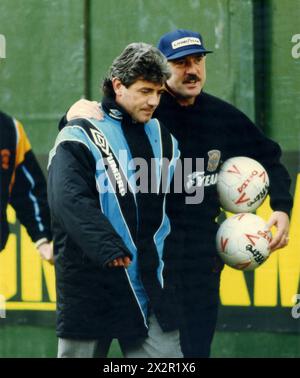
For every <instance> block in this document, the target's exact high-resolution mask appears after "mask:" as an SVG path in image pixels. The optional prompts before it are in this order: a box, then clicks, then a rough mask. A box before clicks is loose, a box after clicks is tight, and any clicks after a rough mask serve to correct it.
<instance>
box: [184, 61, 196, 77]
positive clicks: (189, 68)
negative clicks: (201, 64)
mask: <svg viewBox="0 0 300 378" xmlns="http://www.w3.org/2000/svg"><path fill="white" fill-rule="evenodd" d="M185 73H186V74H196V73H197V64H196V63H194V62H189V63H188V64H187V65H186V68H185Z"/></svg>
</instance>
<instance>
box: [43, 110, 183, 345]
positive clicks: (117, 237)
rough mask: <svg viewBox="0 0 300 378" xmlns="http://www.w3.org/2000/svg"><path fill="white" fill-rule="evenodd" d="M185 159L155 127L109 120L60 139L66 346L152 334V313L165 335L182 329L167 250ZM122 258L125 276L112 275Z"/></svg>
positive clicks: (61, 297)
mask: <svg viewBox="0 0 300 378" xmlns="http://www.w3.org/2000/svg"><path fill="white" fill-rule="evenodd" d="M137 158H139V159H140V158H143V161H141V160H136V159H137ZM178 158H179V150H178V146H177V141H176V140H175V139H174V138H173V136H172V135H171V134H170V133H169V132H168V131H167V130H166V129H165V128H164V127H163V126H162V125H160V123H159V122H158V121H157V120H156V119H153V120H150V121H149V122H148V123H146V124H136V123H133V122H132V120H131V119H130V117H129V116H128V115H127V114H125V113H123V114H122V113H120V112H119V111H118V112H116V111H111V112H110V114H109V115H107V114H105V118H104V120H103V121H101V122H98V121H95V120H91V119H78V120H74V121H72V122H70V123H69V124H68V125H66V127H64V128H63V129H62V130H61V131H60V133H59V135H58V137H57V140H56V143H55V146H54V148H53V149H52V151H51V153H50V156H49V166H48V168H49V180H48V198H49V204H50V210H51V213H52V221H53V233H54V250H55V268H56V279H57V309H58V318H57V322H58V323H57V333H58V336H59V337H65V338H66V337H72V338H95V337H97V338H98V337H102V336H105V335H109V336H112V337H123V336H132V337H133V336H135V335H136V336H141V335H145V334H146V332H147V327H148V326H147V317H148V314H149V309H151V311H153V312H154V313H155V314H156V317H157V318H158V321H159V322H160V325H161V327H162V328H163V330H165V331H168V330H171V329H174V328H177V326H178V325H177V319H176V311H177V307H176V298H175V287H174V282H175V279H174V276H173V270H172V260H174V259H175V260H176V259H177V257H175V256H165V255H164V243H165V239H166V238H167V236H168V234H169V233H170V230H171V226H170V221H169V218H168V216H167V213H166V205H167V198H168V194H167V192H168V189H169V187H170V184H171V181H172V178H173V175H174V170H175V166H176V162H177V160H178ZM143 162H145V163H147V164H146V166H147V167H148V168H149V169H148V170H145V171H144V172H143V173H144V176H145V175H146V176H147V177H146V178H147V179H149V180H148V181H147V180H146V183H145V180H144V179H145V177H143V181H144V182H143V183H142V181H141V180H142V178H141V177H140V176H141V172H142V170H141V164H142V163H143ZM151 167H152V168H151ZM144 168H145V166H144ZM145 172H146V173H145ZM141 184H142V185H141ZM121 256H129V257H130V258H131V261H132V262H131V264H130V266H129V267H128V268H127V269H125V268H123V267H119V268H109V267H107V264H108V263H109V262H110V261H112V260H113V259H115V258H117V257H121ZM75 314H76V315H75Z"/></svg>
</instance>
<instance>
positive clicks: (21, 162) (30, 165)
mask: <svg viewBox="0 0 300 378" xmlns="http://www.w3.org/2000/svg"><path fill="white" fill-rule="evenodd" d="M16 125H17V129H18V143H17V151H16V163H15V172H14V176H13V178H12V181H11V194H10V204H11V205H12V206H13V208H14V209H15V211H16V215H17V218H18V219H19V221H20V222H21V223H22V224H23V225H24V226H25V228H26V230H27V232H28V234H29V235H30V237H31V239H32V240H33V241H34V242H36V241H37V240H39V239H42V238H46V239H48V240H49V241H50V240H51V239H52V234H51V224H50V211H49V207H48V202H47V184H46V180H45V177H44V175H43V173H42V170H41V168H40V166H39V164H38V162H37V159H36V157H35V155H34V153H33V151H32V150H31V146H30V143H29V140H28V138H27V136H26V134H25V131H24V129H23V126H22V125H21V124H20V123H19V122H18V121H16Z"/></svg>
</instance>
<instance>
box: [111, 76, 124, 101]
mask: <svg viewBox="0 0 300 378" xmlns="http://www.w3.org/2000/svg"><path fill="white" fill-rule="evenodd" d="M111 82H112V86H113V89H114V91H115V94H116V96H120V95H122V92H123V84H122V83H121V80H120V79H118V78H117V77H114V78H113V79H112V81H111Z"/></svg>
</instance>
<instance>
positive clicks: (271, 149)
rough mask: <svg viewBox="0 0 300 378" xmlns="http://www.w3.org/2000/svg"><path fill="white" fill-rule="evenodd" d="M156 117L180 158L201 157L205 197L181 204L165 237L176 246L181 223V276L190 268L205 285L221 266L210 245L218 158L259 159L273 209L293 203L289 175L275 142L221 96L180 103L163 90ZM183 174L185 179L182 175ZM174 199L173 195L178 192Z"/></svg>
mask: <svg viewBox="0 0 300 378" xmlns="http://www.w3.org/2000/svg"><path fill="white" fill-rule="evenodd" d="M155 117H157V118H158V119H159V120H161V121H162V122H163V123H164V124H165V125H166V127H168V129H169V131H170V132H171V133H172V134H173V135H174V136H175V138H176V139H177V140H178V143H179V148H180V150H181V158H182V159H184V158H193V159H195V158H197V157H198V158H204V171H205V177H206V180H205V188H204V200H203V202H202V203H200V204H198V205H184V207H185V211H184V215H183V216H180V215H179V216H177V217H176V218H175V221H176V227H175V232H173V233H172V235H171V239H172V237H173V243H172V240H169V243H171V245H172V246H173V247H175V248H176V245H177V242H176V236H177V234H178V232H182V229H183V228H184V229H185V248H184V257H183V264H184V267H185V268H184V269H183V272H184V276H185V277H186V280H187V281H188V280H189V281H192V279H191V276H189V273H192V274H193V277H194V278H195V280H197V281H198V282H200V281H201V280H202V281H203V282H202V283H203V284H204V286H205V285H207V283H208V281H209V279H208V274H209V272H212V271H214V270H218V269H220V268H222V264H221V265H220V261H219V259H218V258H217V252H216V248H215V235H216V231H217V227H218V225H217V223H216V218H217V217H218V215H219V214H220V203H219V200H218V195H217V190H216V177H217V173H218V171H219V168H220V165H221V163H222V162H224V161H225V160H227V159H229V158H231V157H234V156H248V157H251V158H253V159H256V160H258V161H259V162H260V163H261V164H262V165H263V166H264V167H265V168H266V169H267V172H268V174H269V178H270V190H269V194H270V198H271V207H272V209H273V210H274V211H275V210H280V211H284V212H286V213H287V214H289V213H290V210H291V208H292V197H291V195H290V193H289V188H290V183H291V180H290V177H289V175H288V172H287V170H286V169H285V167H284V166H283V165H282V164H281V163H280V156H281V150H280V147H279V145H278V144H277V143H275V142H274V141H272V140H271V139H269V138H267V137H266V136H265V135H264V134H263V133H262V132H261V131H260V130H259V129H258V128H257V127H256V126H255V125H254V124H253V122H252V121H251V120H250V119H249V118H248V117H247V116H246V115H245V114H243V113H242V112H241V111H239V110H238V109H236V108H235V107H234V106H232V105H230V104H228V103H227V102H225V101H222V100H220V99H218V98H216V97H214V96H211V95H209V94H207V93H205V92H202V93H201V94H200V95H199V96H198V97H197V98H196V101H195V103H194V105H191V106H180V105H179V104H178V103H177V101H176V99H175V98H174V97H173V96H172V95H171V94H170V93H165V94H164V95H163V96H162V99H161V103H160V105H159V107H158V108H157V110H156V112H155ZM184 179H185V182H187V181H188V178H187V177H185V178H184ZM183 197H184V196H181V200H183ZM175 200H176V201H178V200H179V196H178V197H177V198H176V199H175ZM170 207H172V204H170ZM177 229H178V232H177ZM201 272H202V275H201Z"/></svg>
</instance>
